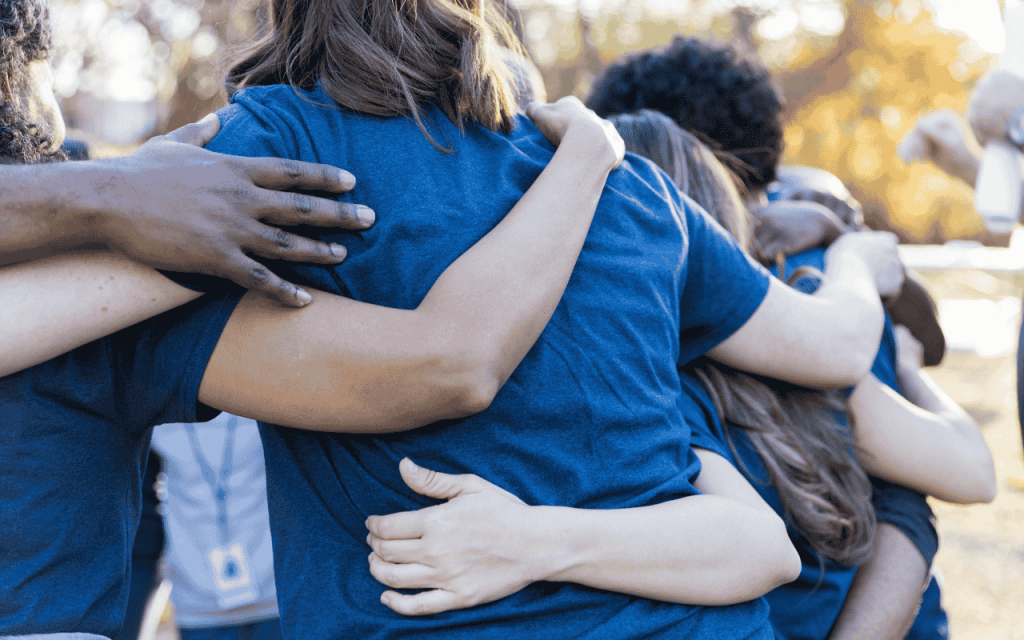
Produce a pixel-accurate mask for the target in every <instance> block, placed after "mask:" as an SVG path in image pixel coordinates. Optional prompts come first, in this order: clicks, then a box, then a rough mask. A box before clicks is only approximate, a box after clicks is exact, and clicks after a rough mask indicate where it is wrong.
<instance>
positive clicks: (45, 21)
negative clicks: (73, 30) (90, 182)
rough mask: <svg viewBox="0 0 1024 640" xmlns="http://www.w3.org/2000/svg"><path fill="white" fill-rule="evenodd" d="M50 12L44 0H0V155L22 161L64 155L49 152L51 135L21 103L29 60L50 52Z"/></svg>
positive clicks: (56, 157)
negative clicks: (32, 117) (34, 119)
mask: <svg viewBox="0 0 1024 640" xmlns="http://www.w3.org/2000/svg"><path fill="white" fill-rule="evenodd" d="M51 44H52V35H51V32H50V12H49V7H48V3H47V2H45V0H0V158H3V160H4V161H6V162H16V163H22V164H29V163H37V162H45V161H50V160H60V159H63V153H62V152H59V151H58V152H57V153H51V152H50V151H49V149H50V148H51V147H52V146H53V135H52V133H51V132H50V131H49V130H48V128H47V127H46V126H44V125H42V124H40V123H37V122H33V121H32V119H31V118H30V117H29V114H28V113H27V112H26V110H25V107H24V106H23V95H24V93H25V92H26V91H27V90H28V89H29V86H28V83H29V74H28V67H29V64H31V63H33V62H35V61H37V60H45V59H47V58H48V57H49V55H50V47H51Z"/></svg>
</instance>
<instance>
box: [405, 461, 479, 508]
mask: <svg viewBox="0 0 1024 640" xmlns="http://www.w3.org/2000/svg"><path fill="white" fill-rule="evenodd" d="M398 470H399V472H401V474H402V479H403V480H405V484H407V485H409V488H410V489H412V490H413V491H415V492H416V493H418V494H420V495H424V496H428V497H430V498H437V499H439V500H451V499H452V498H454V497H455V496H457V495H459V494H460V493H462V492H463V491H465V490H467V489H469V488H471V487H473V488H475V485H474V481H475V480H476V479H477V478H476V476H471V475H462V476H453V475H450V474H447V473H440V472H438V471H432V470H430V469H422V468H420V467H418V466H416V464H415V463H414V462H413V461H412V460H410V459H409V458H403V459H402V462H400V463H399V465H398Z"/></svg>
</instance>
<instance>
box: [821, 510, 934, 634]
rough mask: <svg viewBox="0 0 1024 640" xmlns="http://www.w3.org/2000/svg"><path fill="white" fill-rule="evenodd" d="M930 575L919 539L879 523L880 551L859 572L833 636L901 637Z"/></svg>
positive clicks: (905, 631) (889, 525)
mask: <svg viewBox="0 0 1024 640" xmlns="http://www.w3.org/2000/svg"><path fill="white" fill-rule="evenodd" d="M928 576H929V573H928V564H927V563H926V562H925V561H924V558H923V557H921V553H920V552H919V551H918V550H917V547H915V546H914V543H913V542H911V541H910V539H909V538H907V536H906V535H905V534H904V533H903V532H902V531H900V530H899V529H898V528H897V527H894V526H893V525H891V524H887V523H885V522H880V523H878V536H877V539H876V543H875V555H874V556H873V557H872V558H871V560H869V561H868V562H867V563H866V564H863V565H861V567H860V568H859V569H858V570H857V575H856V577H855V578H854V579H853V585H852V586H851V587H850V592H849V593H848V594H847V596H846V602H845V603H844V604H843V609H842V611H840V613H839V619H838V620H837V621H836V624H835V626H834V627H832V633H831V634H830V635H829V640H861V639H863V638H871V639H872V640H902V639H903V638H904V637H905V636H906V635H907V631H908V630H909V629H910V626H911V625H912V624H913V623H914V617H915V616H916V615H917V609H918V607H919V606H920V604H921V594H922V593H923V591H924V588H925V586H926V585H927V584H928Z"/></svg>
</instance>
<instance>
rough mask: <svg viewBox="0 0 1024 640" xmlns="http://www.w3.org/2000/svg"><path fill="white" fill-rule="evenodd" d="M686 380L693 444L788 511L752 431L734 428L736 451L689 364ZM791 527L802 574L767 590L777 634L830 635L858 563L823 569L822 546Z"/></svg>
mask: <svg viewBox="0 0 1024 640" xmlns="http://www.w3.org/2000/svg"><path fill="white" fill-rule="evenodd" d="M682 384H683V389H684V395H685V396H686V403H687V406H688V409H687V411H686V417H687V420H688V421H689V422H690V427H691V429H692V431H693V441H692V444H693V446H694V447H700V448H702V449H707V450H708V451H712V452H714V453H717V454H719V455H721V456H722V457H724V458H726V459H727V460H729V461H730V462H732V463H733V465H734V466H735V467H736V468H737V469H740V471H741V472H742V473H743V474H744V476H746V477H747V479H748V480H750V483H751V484H752V485H753V487H754V489H755V490H756V491H757V492H758V494H760V496H761V497H762V498H763V499H764V501H765V502H767V503H768V505H769V506H770V507H771V508H772V509H773V510H774V511H775V512H776V513H778V514H779V515H780V516H783V517H785V515H784V514H785V509H784V508H783V506H782V501H781V499H780V498H779V494H778V492H777V491H776V490H775V488H774V487H773V486H772V484H771V476H769V475H768V470H767V469H766V468H765V466H764V463H763V462H762V461H761V457H760V456H759V455H758V453H757V451H756V450H755V449H754V447H753V444H752V443H751V442H750V438H749V437H748V435H747V433H746V431H744V430H743V429H732V431H731V435H732V442H733V445H734V446H735V447H736V452H735V453H734V452H733V450H732V448H731V447H730V446H729V444H728V441H727V440H726V438H725V432H724V430H723V425H722V422H721V419H720V417H719V415H718V413H717V412H716V411H715V405H714V403H713V402H712V400H711V397H710V396H709V395H708V393H707V391H706V390H705V388H704V386H703V384H702V383H701V382H699V381H698V379H697V378H695V377H694V376H693V373H692V371H691V370H690V369H689V368H687V370H686V371H685V372H684V373H683V375H682ZM786 530H787V532H788V533H789V537H790V539H791V540H792V541H793V545H794V546H795V547H796V550H797V553H799V555H800V562H801V567H800V575H799V577H798V578H797V579H796V580H794V581H793V582H790V583H788V584H784V585H782V586H780V587H777V588H775V589H774V590H772V591H771V592H769V593H768V595H766V596H765V599H767V600H768V604H769V605H771V614H770V618H771V623H772V628H774V629H775V637H776V638H777V639H779V640H825V638H827V637H828V634H829V632H830V631H831V630H832V625H834V624H835V621H836V619H837V618H838V617H839V612H840V610H841V609H842V607H843V603H844V602H845V601H846V594H847V593H848V592H849V590H850V585H851V583H852V582H853V577H854V575H855V574H856V572H857V568H856V567H847V566H843V565H840V564H838V563H835V562H832V561H828V560H826V561H825V566H824V572H822V571H821V565H820V564H819V562H818V556H817V554H816V552H815V551H814V549H813V548H812V547H811V545H810V543H809V542H808V541H807V539H806V538H804V537H803V535H801V534H800V533H799V532H798V531H797V530H796V529H795V528H793V526H792V523H790V522H789V521H788V519H787V521H786Z"/></svg>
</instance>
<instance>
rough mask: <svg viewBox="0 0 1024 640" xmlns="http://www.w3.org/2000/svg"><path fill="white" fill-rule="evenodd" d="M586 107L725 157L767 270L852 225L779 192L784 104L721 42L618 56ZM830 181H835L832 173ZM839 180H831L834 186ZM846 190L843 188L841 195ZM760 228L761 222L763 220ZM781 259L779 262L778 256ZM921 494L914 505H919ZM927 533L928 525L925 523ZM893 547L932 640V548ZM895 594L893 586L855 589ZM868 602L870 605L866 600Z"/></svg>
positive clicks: (829, 204) (943, 621)
mask: <svg viewBox="0 0 1024 640" xmlns="http://www.w3.org/2000/svg"><path fill="white" fill-rule="evenodd" d="M586 104H587V106H589V107H590V108H592V109H593V110H594V111H595V112H596V113H597V114H598V115H601V116H604V117H608V116H610V115H613V114H616V113H630V112H633V111H637V110H639V109H650V110H654V111H659V112H661V113H664V114H666V115H667V116H669V117H670V118H672V120H673V121H675V123H676V124H677V125H679V127H681V128H682V129H684V130H687V131H691V132H692V133H694V134H695V135H697V136H698V137H699V138H700V139H701V140H703V141H705V142H708V143H709V144H710V145H711V146H712V147H713V148H715V149H717V150H722V151H726V152H729V153H730V154H732V155H734V156H735V157H736V158H737V159H738V160H739V162H738V163H733V166H730V169H733V170H734V171H735V172H736V173H737V175H738V176H739V177H740V178H741V180H742V183H743V186H744V187H745V192H746V193H745V199H746V200H747V204H748V207H749V208H750V211H751V213H752V214H753V216H754V219H755V223H754V231H753V236H754V239H755V241H756V242H755V245H754V247H753V254H754V255H755V256H757V257H758V259H760V260H761V261H763V262H764V263H767V264H770V263H772V262H775V263H776V267H777V268H778V267H785V266H786V265H785V264H784V263H785V262H786V261H787V260H788V261H792V260H793V257H794V256H796V255H800V254H801V253H803V252H805V251H808V250H812V249H815V248H818V247H824V246H826V245H828V244H829V242H831V241H832V240H834V239H835V238H837V237H839V236H840V235H842V234H843V233H845V232H846V231H848V230H850V229H857V228H862V227H860V226H859V225H860V224H861V220H860V219H859V208H858V207H852V206H850V205H849V203H848V202H847V201H846V200H844V199H842V198H840V197H836V196H835V195H834V191H835V189H834V187H833V188H830V189H829V190H830V191H832V192H833V193H828V194H820V195H815V193H814V192H816V191H817V190H816V189H810V190H809V191H810V193H807V191H808V190H807V188H806V186H804V185H798V187H799V188H797V189H794V188H792V187H785V184H784V185H782V186H780V185H777V184H776V182H777V180H778V178H779V177H780V174H781V175H782V176H783V177H784V178H788V182H789V183H790V184H791V183H792V182H793V180H794V179H795V178H797V177H800V178H802V179H806V178H807V177H808V175H807V174H808V172H806V171H805V172H804V175H803V176H797V175H794V174H793V173H792V172H790V173H789V175H788V176H787V172H785V171H784V170H783V171H780V163H781V159H782V153H783V149H784V146H785V141H784V135H783V134H784V127H783V122H782V110H783V98H782V95H781V93H780V92H779V90H778V89H777V88H776V87H775V85H774V82H773V79H772V75H771V72H770V71H769V70H768V68H767V67H766V66H765V65H764V63H763V62H762V61H761V60H759V59H757V58H756V57H755V56H752V55H744V54H740V53H738V52H737V51H736V50H735V49H734V48H733V47H731V46H729V45H727V44H720V43H715V42H713V41H710V40H707V39H703V38H697V37H685V36H681V35H678V36H676V37H675V38H673V40H672V42H670V43H669V44H668V45H666V46H664V47H659V48H654V49H649V50H646V51H641V52H637V53H634V54H629V55H626V56H623V57H622V58H620V59H618V60H616V61H614V62H613V63H612V64H610V65H609V66H608V67H607V68H606V69H605V70H604V71H602V72H601V74H600V75H599V76H598V78H597V79H595V81H594V84H593V85H592V87H591V90H590V94H589V95H588V97H587V99H586ZM821 173H822V172H821V171H820V170H813V172H812V176H813V183H812V186H815V185H822V184H825V185H827V184H828V183H829V181H828V180H823V179H822V178H821ZM833 178H834V176H833ZM835 180H836V181H838V179H835ZM786 190H788V191H789V192H790V193H796V194H797V200H798V201H793V200H788V201H776V202H772V201H771V200H770V199H769V194H771V193H773V192H774V193H776V194H778V193H779V192H783V191H786ZM844 190H845V189H844ZM762 221H763V223H762ZM779 254H781V256H782V257H784V258H785V260H780V259H779V257H780V255H779ZM905 282H909V283H910V284H909V285H906V286H904V287H903V289H902V290H901V291H900V292H899V295H898V296H893V298H895V299H894V300H893V299H890V300H889V301H888V302H889V304H887V312H888V314H889V315H890V316H891V320H892V322H893V323H902V324H905V325H907V326H908V328H910V329H911V331H912V332H913V334H914V336H915V337H916V338H917V339H918V340H919V341H920V342H921V343H922V344H923V345H924V348H925V353H926V354H928V356H929V357H930V359H931V361H932V362H937V360H939V359H941V355H942V353H943V352H944V348H945V347H944V343H945V340H944V338H943V336H942V331H941V328H940V327H939V324H938V320H937V317H936V314H935V313H934V309H935V306H934V303H932V302H931V301H930V296H928V294H927V291H926V290H925V289H924V287H923V285H921V284H920V283H914V282H913V278H912V277H911V278H907V280H906V281H905ZM924 500H925V499H924V496H923V495H918V497H917V501H918V503H919V504H920V505H923V506H924V507H925V508H926V505H925V502H924ZM929 526H930V525H929ZM889 533H890V534H891V535H892V536H893V537H894V539H895V540H896V541H895V542H894V544H896V545H898V546H901V547H903V548H905V549H906V550H907V553H905V554H903V558H904V559H905V561H906V562H907V563H909V564H906V565H904V566H903V567H902V568H901V569H899V570H896V571H894V575H895V574H898V575H899V576H901V577H902V581H901V583H900V586H899V589H900V591H899V593H900V594H901V597H900V598H899V599H898V600H899V601H900V602H909V601H911V600H914V599H916V596H915V595H913V594H915V593H917V592H919V590H920V585H919V584H918V579H919V578H920V580H921V582H922V583H923V582H927V588H926V590H925V595H924V600H923V602H922V605H921V609H920V613H919V614H918V618H917V620H916V622H915V624H914V626H913V627H912V629H911V631H910V634H909V635H908V638H909V640H929V639H931V640H937V639H939V638H944V637H945V636H946V634H947V631H946V630H947V628H948V621H947V618H946V614H945V612H944V611H943V610H942V606H941V600H940V592H939V585H938V582H937V580H936V579H935V578H929V564H930V562H931V556H932V555H934V551H931V552H930V553H929V552H928V549H926V548H920V547H917V548H918V550H920V551H921V552H922V553H921V554H916V553H914V552H913V551H912V550H913V549H914V548H915V546H916V545H914V544H913V543H912V541H911V540H910V539H909V538H907V537H905V536H903V535H902V533H901V532H899V531H897V530H893V531H891V532H889ZM860 586H861V587H862V588H865V589H871V588H877V589H878V590H879V592H886V593H889V594H893V593H894V589H897V585H896V584H894V583H881V582H880V583H878V584H877V585H875V586H874V587H872V585H871V584H864V585H860ZM870 600H874V599H873V598H871V599H870Z"/></svg>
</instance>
